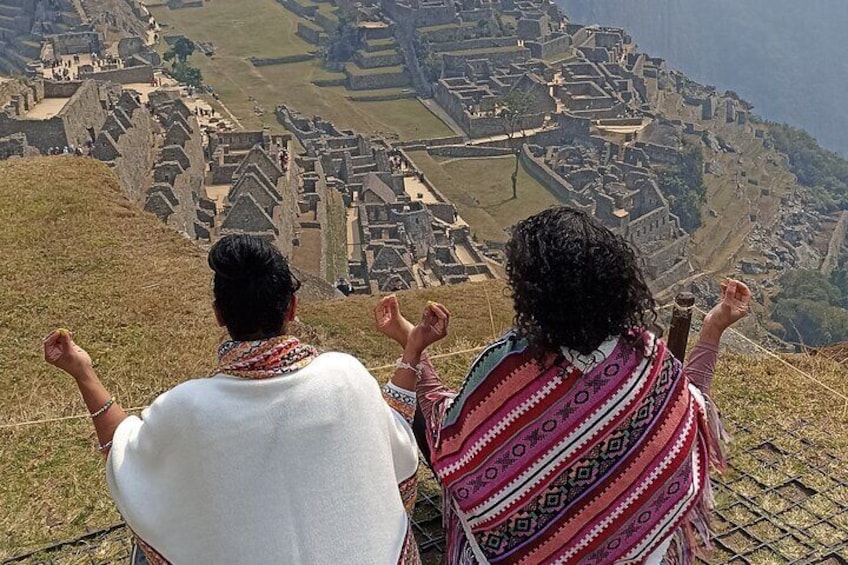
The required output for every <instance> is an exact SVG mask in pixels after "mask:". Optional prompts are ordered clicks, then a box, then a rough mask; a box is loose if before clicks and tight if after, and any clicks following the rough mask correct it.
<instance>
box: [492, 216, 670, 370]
mask: <svg viewBox="0 0 848 565" xmlns="http://www.w3.org/2000/svg"><path fill="white" fill-rule="evenodd" d="M506 257H507V264H506V272H507V277H508V279H509V285H510V287H511V290H512V298H513V300H514V303H515V325H516V329H517V330H518V332H519V334H520V335H521V336H522V337H525V338H526V339H527V340H528V341H529V344H530V347H531V350H532V351H534V352H535V353H536V354H537V356H539V357H543V356H545V355H547V354H550V353H556V352H558V351H559V350H560V348H562V347H566V348H569V349H572V350H576V351H578V352H580V353H581V354H584V355H589V354H591V353H592V352H593V351H595V350H596V349H597V348H598V346H599V345H601V344H602V343H603V342H604V341H605V340H606V339H608V338H609V337H611V336H628V334H629V332H628V330H630V329H632V328H636V327H642V328H645V327H651V326H653V325H654V323H655V322H656V318H657V314H656V302H655V301H654V298H653V295H652V294H651V291H650V289H649V288H648V285H647V283H646V282H645V277H644V275H643V274H642V270H641V268H640V266H639V261H638V259H637V257H636V253H635V252H634V251H633V249H632V248H631V247H630V245H629V244H628V243H627V241H625V240H624V238H622V237H621V236H618V235H616V234H614V233H613V232H612V231H610V230H609V229H607V228H606V227H604V226H603V225H602V224H601V223H600V222H598V221H597V220H595V219H594V218H593V217H591V216H590V215H589V214H587V213H585V212H582V211H580V210H575V209H572V208H568V207H557V208H551V209H549V210H545V211H544V212H541V213H539V214H536V215H535V216H532V217H530V218H527V219H526V220H524V221H522V222H520V223H519V224H518V225H517V226H515V228H514V230H513V232H512V237H511V238H510V240H509V243H507V245H506ZM635 344H636V341H635V340H634V345H635Z"/></svg>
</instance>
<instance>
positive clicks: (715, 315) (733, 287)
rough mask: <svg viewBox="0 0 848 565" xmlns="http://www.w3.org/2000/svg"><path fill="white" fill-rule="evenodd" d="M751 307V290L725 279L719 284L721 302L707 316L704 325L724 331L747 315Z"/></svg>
mask: <svg viewBox="0 0 848 565" xmlns="http://www.w3.org/2000/svg"><path fill="white" fill-rule="evenodd" d="M750 306H751V290H750V289H749V288H748V287H747V285H745V283H743V282H741V281H737V280H734V279H727V280H726V281H725V282H723V283H722V284H721V300H720V301H719V303H718V304H716V305H715V306H714V307H713V309H712V310H710V312H709V314H707V317H706V320H705V323H709V324H712V325H713V326H715V327H716V328H717V329H720V330H722V331H724V330H726V329H727V328H729V327H730V326H732V325H733V324H735V323H736V322H738V321H739V320H741V319H742V318H744V317H745V316H747V315H748V311H749V308H750Z"/></svg>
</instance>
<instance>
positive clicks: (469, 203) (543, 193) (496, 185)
mask: <svg viewBox="0 0 848 565" xmlns="http://www.w3.org/2000/svg"><path fill="white" fill-rule="evenodd" d="M410 157H411V158H412V160H413V161H414V162H415V164H416V165H417V166H418V167H419V168H420V169H421V170H422V171H423V172H424V174H426V175H427V176H428V177H429V178H430V181H431V182H433V184H435V185H436V188H438V189H439V190H440V191H441V192H442V193H443V194H444V195H445V196H446V197H447V198H448V199H449V200H450V201H451V202H453V203H454V204H455V205H456V207H457V210H458V211H459V214H460V215H461V216H462V218H463V219H464V220H465V221H466V222H468V224H469V225H470V226H471V230H472V232H474V234H475V235H476V236H477V237H478V238H481V239H489V240H493V241H506V239H507V235H506V232H505V231H504V228H507V227H509V226H512V225H514V224H515V223H516V222H518V221H519V220H522V219H524V218H526V217H528V216H531V215H532V214H535V213H536V212H540V211H541V210H544V209H545V208H548V207H549V206H553V205H555V204H557V203H558V200H557V199H556V197H555V196H554V195H553V194H551V193H550V192H548V190H547V189H545V187H544V186H542V185H541V184H539V183H538V182H537V181H536V180H535V179H534V178H533V177H531V176H530V175H529V174H528V173H527V172H526V171H525V170H524V169H523V168H521V169H519V173H518V198H517V199H516V200H513V199H512V181H511V180H510V177H511V175H512V171H513V167H514V166H515V161H514V160H513V158H512V157H511V156H507V157H499V158H491V159H457V160H445V159H434V158H432V157H430V155H428V154H427V152H426V151H414V152H412V153H410Z"/></svg>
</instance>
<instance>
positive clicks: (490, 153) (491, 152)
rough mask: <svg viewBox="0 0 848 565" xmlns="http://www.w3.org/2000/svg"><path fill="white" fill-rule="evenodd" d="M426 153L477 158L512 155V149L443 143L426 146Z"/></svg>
mask: <svg viewBox="0 0 848 565" xmlns="http://www.w3.org/2000/svg"><path fill="white" fill-rule="evenodd" d="M427 153H429V154H430V155H432V156H438V157H455V158H458V159H462V158H470V159H479V158H483V157H502V156H504V155H512V149H509V148H508V147H485V146H484V147H480V146H477V145H444V146H441V147H428V148H427Z"/></svg>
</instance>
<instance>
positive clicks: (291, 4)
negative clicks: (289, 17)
mask: <svg viewBox="0 0 848 565" xmlns="http://www.w3.org/2000/svg"><path fill="white" fill-rule="evenodd" d="M277 2H279V3H280V4H282V5H283V6H285V7H286V8H288V9H289V10H291V11H292V12H294V13H295V14H297V15H298V16H300V17H302V18H308V19H314V18H315V14H316V12H318V5H317V4H311V5H308V6H307V5H304V4H299V3H298V2H297V1H296V0H277Z"/></svg>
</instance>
